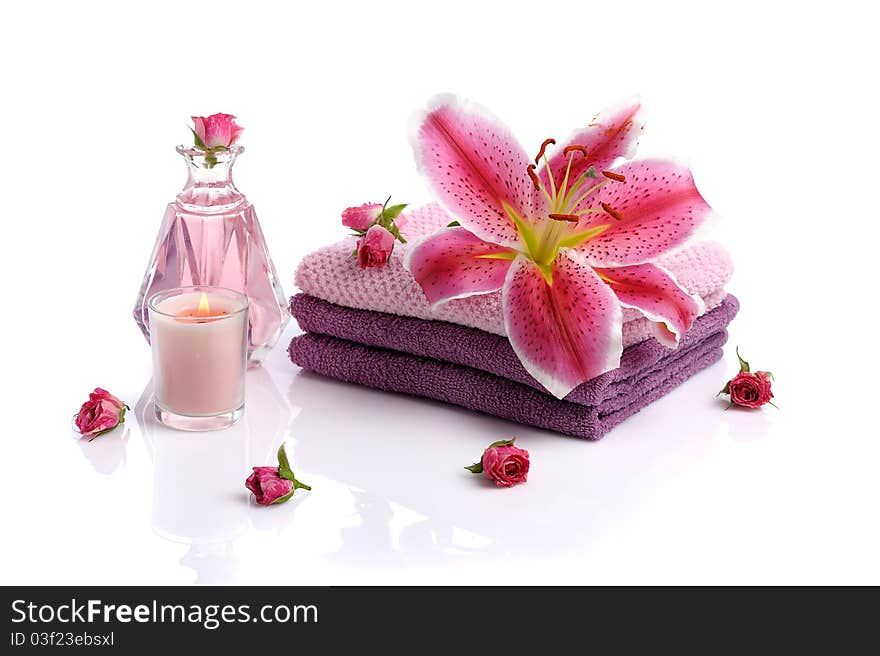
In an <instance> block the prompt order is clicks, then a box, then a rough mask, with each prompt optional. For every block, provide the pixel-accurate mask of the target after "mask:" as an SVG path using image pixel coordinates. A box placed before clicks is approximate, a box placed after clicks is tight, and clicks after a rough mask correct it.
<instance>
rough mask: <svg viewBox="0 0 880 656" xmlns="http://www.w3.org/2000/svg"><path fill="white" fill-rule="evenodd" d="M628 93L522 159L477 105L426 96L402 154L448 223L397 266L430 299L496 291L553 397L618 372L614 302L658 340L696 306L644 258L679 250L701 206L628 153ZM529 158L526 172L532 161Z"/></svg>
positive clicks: (679, 179) (683, 182)
mask: <svg viewBox="0 0 880 656" xmlns="http://www.w3.org/2000/svg"><path fill="white" fill-rule="evenodd" d="M639 112H640V105H639V103H638V102H637V101H635V102H630V103H627V104H625V105H622V106H620V107H618V108H615V109H612V110H610V111H606V112H603V113H601V114H599V115H598V116H597V117H596V118H595V119H594V121H593V122H592V123H591V124H590V125H589V126H588V127H586V128H584V129H582V130H578V131H576V132H575V133H574V134H573V135H572V137H571V138H570V139H569V141H568V142H567V143H566V144H565V146H564V147H561V148H557V150H556V152H555V154H553V156H552V157H549V158H548V157H547V155H546V150H547V147H548V146H549V145H551V144H555V143H556V142H555V141H554V140H552V139H547V140H546V141H544V143H543V144H542V145H541V148H540V152H539V153H538V156H537V157H536V158H535V160H534V162H532V161H531V160H530V159H529V157H528V156H527V155H526V152H525V151H524V150H523V148H522V147H521V146H520V145H519V143H518V142H517V141H516V139H515V138H514V137H513V136H512V135H511V133H510V131H509V130H508V129H507V128H506V127H505V126H504V125H503V124H501V123H500V122H498V121H497V120H495V119H494V118H492V117H491V116H490V115H489V114H488V113H487V112H486V111H485V110H483V109H481V108H479V107H477V106H475V105H473V104H469V103H465V102H463V101H461V100H459V99H457V98H455V97H452V96H441V97H438V98H436V99H434V100H433V101H432V102H431V103H430V105H429V109H428V111H426V112H425V113H424V114H423V115H422V116H421V117H420V120H419V121H418V123H417V129H416V131H415V134H414V137H413V148H414V150H415V156H416V161H417V163H418V165H419V168H420V169H421V171H422V173H423V174H424V175H425V176H426V177H427V179H428V182H429V184H430V186H431V187H432V189H433V191H434V193H435V194H436V195H437V197H438V198H439V200H440V201H441V202H442V203H443V204H444V205H446V207H447V209H449V211H450V212H451V213H452V214H453V215H455V217H456V218H457V219H458V221H459V223H460V224H461V225H460V226H456V227H449V228H443V229H441V230H439V231H438V232H436V233H434V234H432V235H429V236H428V237H425V238H424V239H422V240H421V241H420V242H418V243H417V244H415V245H414V247H413V248H412V249H410V251H409V253H408V254H407V256H406V258H405V261H404V265H405V266H406V267H407V269H408V270H409V271H410V273H412V275H413V277H414V278H415V279H416V281H418V283H419V284H420V285H421V287H422V290H423V291H424V293H425V295H426V297H427V298H428V300H429V301H430V302H431V303H432V304H435V305H436V304H440V303H445V302H447V301H450V300H452V299H457V298H463V297H466V296H471V295H474V294H485V293H489V292H494V291H497V290H498V289H501V290H502V304H503V312H504V321H505V326H506V328H507V335H508V338H509V339H510V343H511V345H512V346H513V349H514V351H515V352H516V354H517V356H518V357H519V359H520V361H521V362H522V363H523V366H524V367H525V368H526V370H527V371H528V372H529V373H530V374H531V375H532V376H533V377H534V378H535V379H536V380H537V381H538V382H540V383H541V384H542V385H543V386H544V387H545V388H546V389H547V390H548V391H549V392H551V393H552V394H553V395H555V396H556V397H558V398H564V397H565V396H566V395H567V394H568V393H569V392H571V390H573V389H574V388H575V387H577V386H578V385H580V384H581V383H583V382H584V381H586V380H589V379H591V378H593V377H595V376H598V375H599V374H601V373H604V372H605V371H609V370H610V369H614V368H616V367H618V366H620V356H621V354H622V352H623V345H622V309H621V308H622V307H631V308H636V309H638V310H640V311H641V312H642V313H643V314H644V315H645V316H646V317H648V318H649V319H650V320H652V321H653V322H655V323H654V326H655V334H656V337H657V338H658V339H659V340H660V341H661V342H662V343H664V344H666V345H667V346H669V347H670V348H675V347H676V346H677V345H678V342H679V339H680V338H681V336H682V335H683V334H684V332H685V331H686V330H687V329H688V328H690V326H691V324H692V323H693V321H694V319H695V318H696V317H697V316H698V315H699V314H701V313H702V312H703V310H704V306H703V303H702V299H700V298H699V297H695V296H691V295H690V294H688V293H687V292H686V291H685V290H684V289H682V288H681V287H680V286H679V284H678V283H677V282H676V281H675V279H674V278H673V276H672V275H671V274H670V273H669V271H667V270H665V269H663V268H662V267H660V266H657V265H656V264H652V263H651V261H652V260H654V259H656V258H657V257H659V256H660V255H663V254H664V253H666V252H667V251H670V250H672V249H675V248H678V247H680V246H682V245H683V244H684V243H685V242H686V241H687V240H688V239H689V238H690V237H691V235H692V234H693V233H694V231H695V230H696V228H697V227H698V226H699V225H700V224H701V223H702V221H703V219H704V218H705V217H706V216H707V215H708V214H709V212H710V211H711V209H710V207H709V205H708V204H707V203H706V201H705V200H703V197H702V196H701V195H700V193H699V192H698V191H697V188H696V186H695V185H694V181H693V177H692V176H691V173H690V171H689V170H688V169H687V168H685V167H682V166H680V165H677V164H674V163H672V162H668V161H663V160H641V161H630V162H627V163H625V164H623V165H622V166H619V167H617V168H611V167H612V166H613V164H614V162H615V160H616V159H617V158H618V157H625V158H630V157H632V156H633V154H634V151H635V146H636V141H637V138H638V136H639V133H640V132H641V130H642V121H641V118H640V115H639ZM539 165H542V166H541V168H540V169H538V166H539Z"/></svg>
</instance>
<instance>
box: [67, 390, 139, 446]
mask: <svg viewBox="0 0 880 656" xmlns="http://www.w3.org/2000/svg"><path fill="white" fill-rule="evenodd" d="M128 409H129V407H128V406H127V405H125V404H124V403H123V402H122V401H120V400H119V399H117V398H116V397H115V396H113V395H112V394H111V393H110V392H108V391H107V390H105V389H101V388H100V387H96V388H95V391H94V392H92V393H91V394H89V400H88V401H86V402H85V403H83V404H82V407H81V408H80V409H79V412H78V413H77V415H76V418H75V419H74V423H75V424H76V430H77V431H79V433H80V434H81V435H85V436H91V437H92V439H94V438H96V437H97V436H98V435H101V434H102V433H106V432H107V431H112V430H113V429H114V428H116V427H117V426H118V425H119V424H121V423H123V422H125V411H126V410H128Z"/></svg>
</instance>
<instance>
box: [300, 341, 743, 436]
mask: <svg viewBox="0 0 880 656" xmlns="http://www.w3.org/2000/svg"><path fill="white" fill-rule="evenodd" d="M726 340H727V332H726V331H725V330H721V331H720V332H716V333H715V334H713V335H712V336H710V337H709V338H708V339H706V340H704V341H702V342H700V343H697V344H695V345H692V346H691V347H690V348H689V349H688V348H681V347H680V348H679V349H678V350H676V351H671V352H670V355H669V356H667V358H665V359H664V361H663V362H661V363H657V366H656V367H654V368H653V369H651V370H650V371H648V372H646V373H644V375H641V376H639V377H638V378H637V380H634V381H633V384H632V385H631V387H630V389H629V390H628V391H627V392H626V393H623V394H620V395H618V396H616V397H614V398H613V399H611V400H609V401H605V402H603V403H602V404H600V405H597V406H589V405H581V404H578V403H571V402H569V401H559V400H557V399H556V398H554V397H553V396H551V395H550V394H547V393H546V392H541V391H539V390H537V389H534V388H533V387H530V386H528V385H523V384H521V383H517V382H514V381H512V380H509V379H507V378H502V377H500V376H495V375H493V374H490V373H488V372H485V371H481V370H479V369H473V368H471V367H464V366H461V365H459V364H453V363H450V362H441V361H439V360H434V359H432V358H426V357H421V356H416V355H407V354H406V353H402V352H400V351H391V350H388V349H382V348H376V347H371V346H365V345H363V344H357V343H355V342H350V341H348V340H344V339H337V338H335V337H328V336H326V335H318V334H310V333H307V334H305V335H299V336H297V337H294V338H293V340H292V341H291V342H290V348H289V353H290V359H291V360H292V361H293V362H294V363H295V364H298V365H299V366H301V367H303V368H304V369H309V370H311V371H315V372H317V373H319V374H323V375H325V376H330V377H332V378H337V379H339V380H342V381H345V382H349V383H356V384H358V385H365V386H367V387H374V388H377V389H380V390H386V391H391V392H402V393H405V394H410V395H413V396H422V397H426V398H429V399H435V400H437V401H442V402H444V403H452V404H455V405H459V406H461V407H464V408H468V409H470V410H475V411H477V412H484V413H486V414H490V415H495V416H498V417H503V418H505V419H510V420H512V421H515V422H518V423H521V424H528V425H531V426H537V427H539V428H545V429H548V430H551V431H555V432H557V433H562V434H565V435H571V436H574V437H581V438H586V439H589V440H598V439H599V438H600V437H602V436H603V435H604V434H605V433H607V432H608V431H609V430H611V429H612V428H614V427H615V426H616V425H617V424H619V423H620V422H621V421H623V420H624V419H626V418H627V417H630V416H631V415H633V414H635V413H636V412H638V411H639V410H641V409H642V408H644V407H645V406H647V405H648V404H650V403H651V402H652V401H655V400H656V399H658V398H660V397H661V396H663V395H664V394H666V393H667V392H669V391H670V390H671V389H673V388H674V387H676V386H677V385H679V384H680V383H682V382H683V381H685V380H687V379H688V378H690V377H691V376H693V375H694V374H695V373H697V372H699V371H701V370H702V369H705V368H706V367H708V366H709V365H711V364H713V363H715V362H717V361H718V360H720V359H721V356H722V349H721V347H722V346H723V344H724V342H725V341H726Z"/></svg>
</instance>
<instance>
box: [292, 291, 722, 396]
mask: <svg viewBox="0 0 880 656" xmlns="http://www.w3.org/2000/svg"><path fill="white" fill-rule="evenodd" d="M290 310H291V313H292V314H293V316H294V317H295V318H296V320H297V322H298V323H299V325H300V327H301V328H302V329H303V330H304V331H306V332H309V333H318V334H321V335H326V336H330V337H335V338H339V339H344V340H347V341H349V342H356V343H361V344H363V345H365V346H371V347H378V348H383V349H388V350H393V351H400V352H403V353H405V354H407V355H413V356H420V357H428V358H432V359H434V360H440V361H443V362H450V363H453V364H457V365H461V366H465V367H470V368H473V369H479V370H482V371H485V372H487V373H490V374H493V375H495V376H500V377H502V378H507V379H509V380H512V381H515V382H518V383H522V384H524V385H528V386H530V387H534V388H535V389H537V390H540V391H542V392H545V390H544V389H543V388H542V387H541V385H540V383H538V382H537V381H536V380H535V379H534V378H532V377H531V376H530V375H529V374H528V372H526V370H525V369H524V368H523V366H522V364H521V363H520V361H519V359H518V358H517V357H516V354H515V353H514V351H513V348H512V347H511V346H510V342H509V341H507V339H506V338H504V337H500V336H498V335H493V334H491V333H487V332H485V331H482V330H477V329H475V328H468V327H466V326H460V325H457V324H452V323H448V322H444V321H427V320H424V319H414V318H412V317H401V316H396V315H391V314H385V313H382V312H373V311H370V310H356V309H352V308H345V307H342V306H339V305H334V304H332V303H328V302H326V301H322V300H320V299H317V298H313V297H311V296H308V295H306V294H299V295H297V296H294V297H293V298H292V299H291V303H290ZM738 310H739V302H738V301H737V299H736V297H734V296H732V295H728V296H727V298H726V299H725V300H724V302H723V303H722V304H721V305H720V306H719V307H717V308H715V309H714V310H711V311H710V312H708V313H707V314H705V315H703V316H702V317H699V318H698V319H697V320H696V321H695V322H694V325H693V326H692V327H691V329H690V330H689V331H688V332H687V333H686V334H685V335H684V337H683V338H682V341H681V344H680V345H679V347H678V350H677V351H673V350H670V349H669V348H667V347H665V346H663V345H662V344H660V343H659V342H657V340H655V339H648V340H644V341H641V342H639V343H637V344H634V345H632V346H629V347H628V348H626V349H625V350H624V352H623V356H622V358H621V361H620V367H619V368H617V369H613V370H612V371H608V372H606V373H604V374H602V375H600V376H597V377H596V378H593V379H592V380H590V381H587V382H585V383H583V384H582V385H580V386H579V387H577V388H576V389H574V390H573V391H572V392H571V393H570V394H569V395H568V396H567V397H566V400H567V401H571V402H574V403H579V404H582V405H600V404H601V403H602V402H603V401H606V400H608V399H610V398H613V397H615V396H620V395H622V394H626V393H628V390H629V388H630V387H631V386H632V385H633V381H635V380H638V378H639V377H640V376H642V375H643V374H644V373H645V372H647V371H649V370H651V369H654V368H656V367H657V366H659V365H660V363H662V362H665V361H668V360H669V359H670V358H674V356H675V354H676V353H678V352H685V351H688V350H689V349H691V348H692V347H694V346H697V345H699V344H700V343H702V342H704V341H706V340H708V339H709V338H710V337H712V336H713V335H715V334H717V333H719V332H721V331H723V330H724V329H725V328H726V327H727V325H728V324H729V323H730V322H731V320H732V319H733V317H734V316H735V315H736V313H737V311H738ZM545 393H546V392H545Z"/></svg>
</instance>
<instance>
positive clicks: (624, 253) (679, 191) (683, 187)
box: [578, 160, 712, 267]
mask: <svg viewBox="0 0 880 656" xmlns="http://www.w3.org/2000/svg"><path fill="white" fill-rule="evenodd" d="M614 171H615V172H616V173H620V174H621V175H624V176H626V181H625V182H609V183H608V184H607V185H605V186H604V187H602V188H601V189H598V190H596V191H595V192H594V193H593V194H591V195H590V196H589V197H588V198H587V199H586V200H585V201H584V202H583V203H582V207H581V209H584V208H586V207H591V208H594V209H600V210H601V209H602V208H603V203H604V204H605V206H606V207H609V208H612V209H613V211H614V213H616V214H617V216H613V215H611V214H609V213H606V212H603V213H599V214H587V215H586V217H587V218H586V220H582V221H581V223H580V224H579V225H578V230H583V229H588V228H590V227H593V226H599V225H607V226H608V228H607V229H606V230H604V231H603V232H602V233H601V234H599V235H598V236H597V237H595V238H593V239H590V240H588V241H586V242H584V243H583V244H581V245H580V246H579V247H578V250H579V251H580V252H581V253H583V254H584V255H585V256H586V257H587V259H588V260H589V261H590V263H591V264H594V265H597V266H604V267H612V266H625V265H630V264H642V263H643V262H647V261H648V260H652V259H654V258H656V257H658V256H660V255H662V254H664V253H666V252H668V251H670V250H672V249H674V248H677V247H679V246H681V245H682V244H684V243H685V242H686V241H687V240H688V239H689V238H690V237H691V235H693V233H694V232H695V231H696V229H697V228H698V227H699V226H700V224H702V222H703V220H704V219H705V218H706V216H708V215H709V213H710V212H711V211H712V208H711V207H709V204H708V203H707V202H706V201H705V200H703V197H702V196H701V195H700V192H699V191H697V187H696V185H695V184H694V178H693V176H692V175H691V172H690V169H688V168H687V167H685V166H681V165H679V164H675V163H674V162H668V161H665V160H638V161H634V162H627V163H626V164H624V165H623V166H620V167H618V168H616V169H614Z"/></svg>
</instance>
